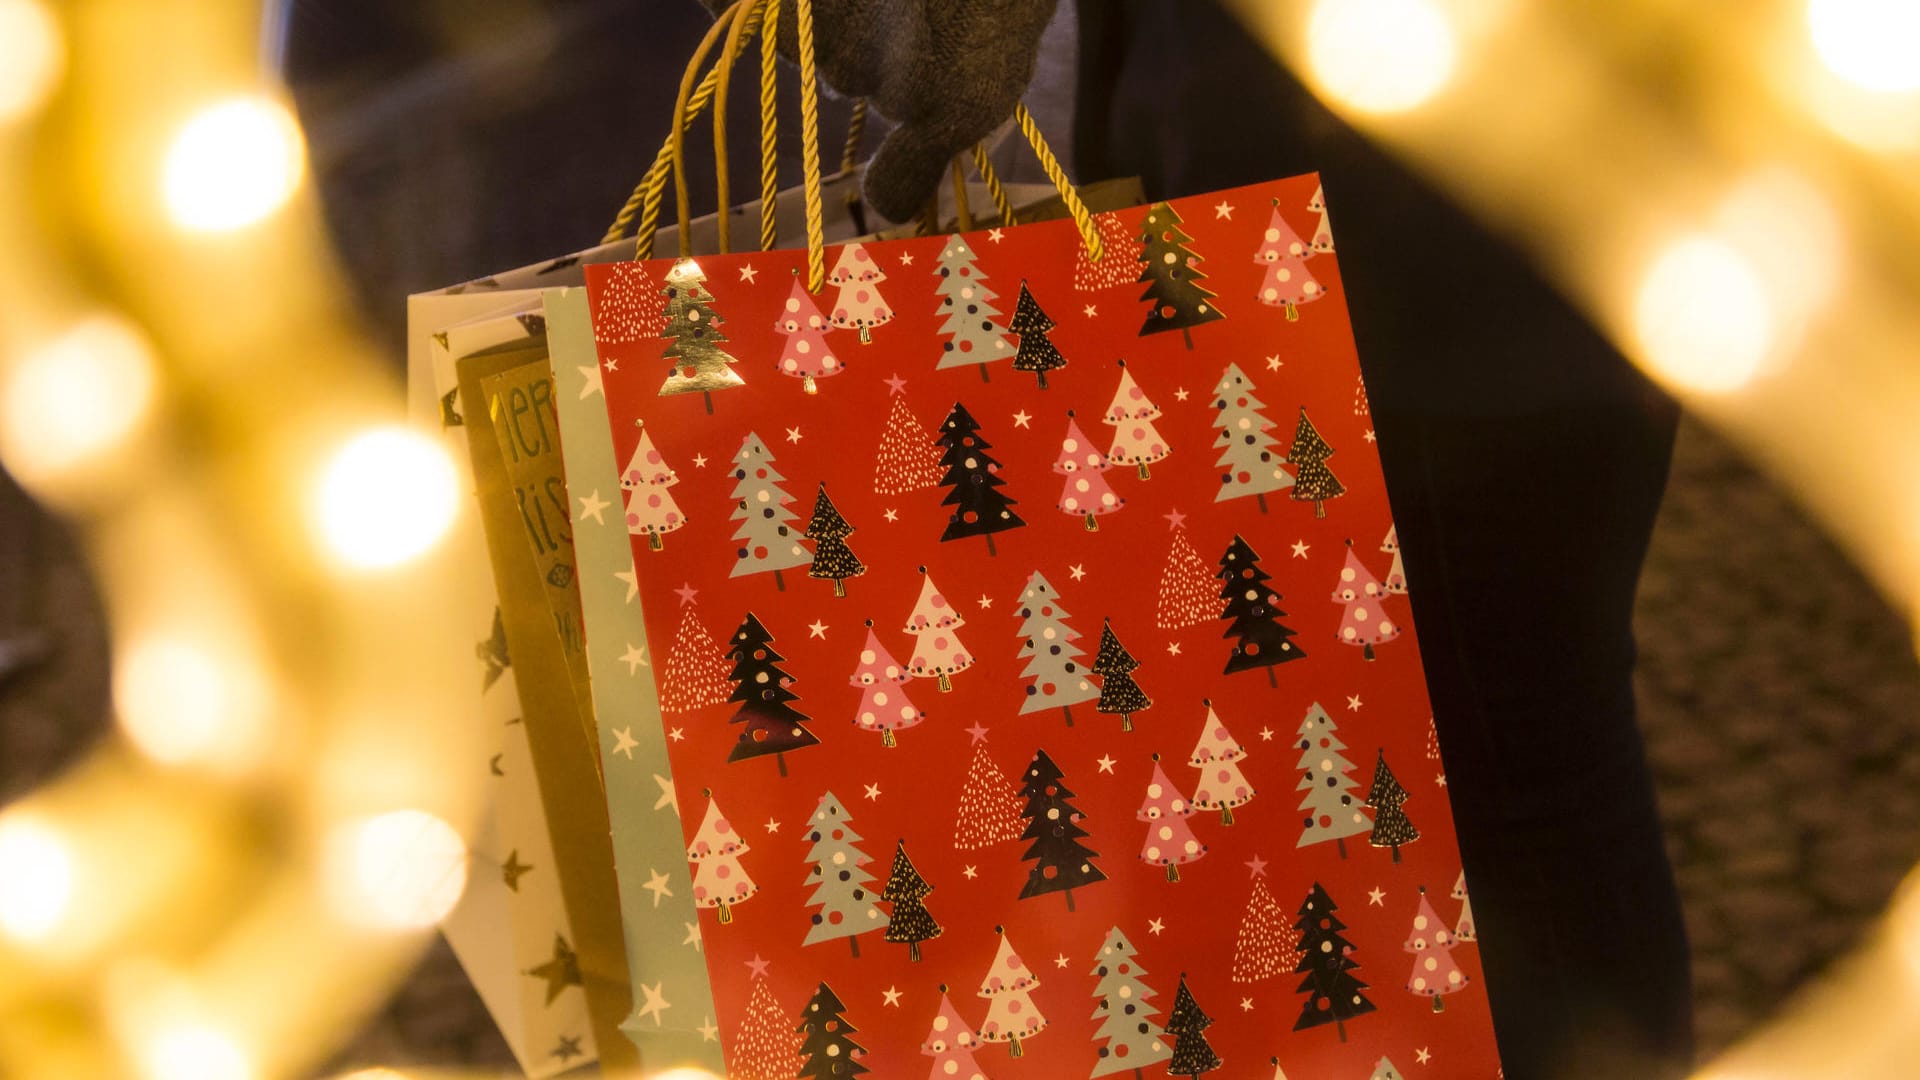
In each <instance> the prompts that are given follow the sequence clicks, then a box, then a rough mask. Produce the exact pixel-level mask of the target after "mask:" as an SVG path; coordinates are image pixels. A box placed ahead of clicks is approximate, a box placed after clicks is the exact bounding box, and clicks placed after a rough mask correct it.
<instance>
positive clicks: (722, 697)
mask: <svg viewBox="0 0 1920 1080" xmlns="http://www.w3.org/2000/svg"><path fill="white" fill-rule="evenodd" d="M731 670H732V665H731V664H729V663H728V662H727V654H726V653H723V652H721V651H720V646H718V645H715V644H714V643H713V637H712V635H710V634H708V633H707V628H706V625H705V624H703V623H702V622H701V621H700V616H698V615H696V614H694V610H693V609H692V608H688V609H686V611H685V612H683V613H682V614H681V616H680V629H678V630H676V631H674V635H673V649H672V651H671V652H669V653H667V663H666V666H665V667H663V668H662V669H661V671H660V708H661V710H662V711H664V712H670V713H683V712H692V711H693V710H694V709H699V708H703V707H705V706H708V705H724V704H726V703H727V700H728V695H729V694H730V693H731V691H732V687H731V686H729V685H728V684H729V682H730V681H731V679H730V678H729V675H728V672H730V671H731Z"/></svg>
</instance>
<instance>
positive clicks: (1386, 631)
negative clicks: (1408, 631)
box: [1333, 540, 1400, 660]
mask: <svg viewBox="0 0 1920 1080" xmlns="http://www.w3.org/2000/svg"><path fill="white" fill-rule="evenodd" d="M1386 598H1387V590H1386V589H1385V588H1384V587H1382V586H1381V584H1380V580H1379V579H1378V578H1376V577H1374V576H1373V574H1372V572H1370V571H1369V570H1368V569H1367V568H1366V565H1365V564H1364V563H1362V562H1361V561H1360V556H1359V554H1357V553H1356V552H1355V551H1354V550H1353V541H1351V540H1349V541H1347V562H1346V565H1345V566H1343V567H1341V568H1340V580H1339V581H1338V582H1337V583H1336V584H1335V585H1334V587H1333V602H1334V603H1336V604H1345V605H1346V611H1345V613H1344V614H1342V615H1341V617H1340V629H1339V631H1338V634H1337V636H1338V637H1339V639H1340V643H1341V644H1342V645H1353V646H1356V647H1358V648H1359V649H1360V650H1361V653H1360V655H1361V656H1363V657H1365V658H1366V659H1368V660H1372V659H1373V658H1374V652H1373V647H1374V646H1375V645H1379V644H1382V643H1383V642H1388V641H1392V640H1393V639H1394V638H1397V637H1399V636H1400V625H1399V624H1398V623H1396V622H1394V621H1393V618H1392V617H1391V616H1389V615H1388V614H1387V612H1386V610H1385V608H1386V605H1385V604H1384V601H1385V600H1386Z"/></svg>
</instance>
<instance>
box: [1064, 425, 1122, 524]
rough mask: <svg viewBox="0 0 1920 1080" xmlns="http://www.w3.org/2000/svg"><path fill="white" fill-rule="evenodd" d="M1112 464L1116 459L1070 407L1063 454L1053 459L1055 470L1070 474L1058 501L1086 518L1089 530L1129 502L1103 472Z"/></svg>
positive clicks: (1066, 510) (1068, 510)
mask: <svg viewBox="0 0 1920 1080" xmlns="http://www.w3.org/2000/svg"><path fill="white" fill-rule="evenodd" d="M1111 468H1113V462H1111V461H1109V460H1107V455H1105V454H1103V453H1101V452H1100V448H1099V447H1097V446H1095V445H1093V443H1092V441H1090V440H1089V439H1088V438H1087V433H1086V432H1084V431H1082V430H1080V424H1079V422H1078V421H1077V420H1075V419H1074V417H1073V411H1072V410H1071V409H1069V410H1068V411H1067V431H1066V434H1064V435H1062V436H1061V437H1060V454H1059V456H1057V457H1055V458H1054V459H1053V471H1054V473H1055V474H1056V475H1058V476H1063V477H1065V478H1066V481H1065V483H1064V484H1063V485H1062V487H1061V488H1060V502H1059V503H1058V504H1056V505H1057V506H1058V508H1059V510H1060V512H1061V513H1063V514H1073V515H1079V516H1080V517H1081V518H1083V519H1084V520H1085V521H1086V523H1087V531H1088V532H1098V531H1099V530H1100V522H1099V519H1100V518H1101V517H1102V516H1104V515H1107V514H1111V513H1114V512H1115V511H1117V510H1119V509H1120V508H1121V507H1124V506H1125V505H1127V500H1125V499H1123V498H1121V497H1120V496H1119V495H1116V494H1114V491H1113V487H1112V486H1111V485H1110V484H1108V483H1107V478H1106V477H1105V476H1103V475H1102V474H1103V473H1105V472H1106V471H1107V470H1108V469H1111Z"/></svg>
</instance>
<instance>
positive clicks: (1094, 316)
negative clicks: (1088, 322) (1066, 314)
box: [1080, 304, 1100, 319]
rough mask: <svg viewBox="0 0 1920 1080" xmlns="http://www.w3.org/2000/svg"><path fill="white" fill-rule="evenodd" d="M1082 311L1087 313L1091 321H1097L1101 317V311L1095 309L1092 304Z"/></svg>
mask: <svg viewBox="0 0 1920 1080" xmlns="http://www.w3.org/2000/svg"><path fill="white" fill-rule="evenodd" d="M1080 310H1082V311H1084V312H1086V313H1087V318H1089V319H1097V318H1099V317H1100V309H1099V308H1096V307H1094V306H1093V305H1092V304H1088V305H1087V306H1086V307H1084V308H1081V309H1080Z"/></svg>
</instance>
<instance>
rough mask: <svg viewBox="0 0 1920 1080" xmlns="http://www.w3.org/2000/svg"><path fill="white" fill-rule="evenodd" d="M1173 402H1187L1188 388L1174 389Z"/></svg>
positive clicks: (1179, 387) (1178, 387)
mask: <svg viewBox="0 0 1920 1080" xmlns="http://www.w3.org/2000/svg"><path fill="white" fill-rule="evenodd" d="M1173 400H1175V401H1185V400H1187V388H1186V387H1184V386H1176V387H1174V388H1173Z"/></svg>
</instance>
